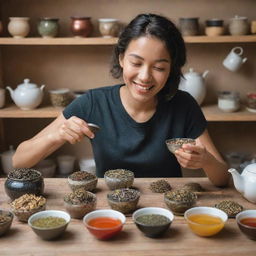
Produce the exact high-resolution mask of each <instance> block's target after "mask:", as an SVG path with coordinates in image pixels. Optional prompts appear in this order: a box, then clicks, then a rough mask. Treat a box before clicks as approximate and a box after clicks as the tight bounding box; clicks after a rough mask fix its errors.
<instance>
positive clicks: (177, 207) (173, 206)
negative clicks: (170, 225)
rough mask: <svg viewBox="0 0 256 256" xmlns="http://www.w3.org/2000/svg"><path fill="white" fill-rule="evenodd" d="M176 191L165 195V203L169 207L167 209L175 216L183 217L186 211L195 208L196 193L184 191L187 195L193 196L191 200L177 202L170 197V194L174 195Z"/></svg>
mask: <svg viewBox="0 0 256 256" xmlns="http://www.w3.org/2000/svg"><path fill="white" fill-rule="evenodd" d="M176 191H181V190H176ZM176 191H175V190H174V191H169V192H166V193H165V194H164V202H165V204H166V205H167V207H168V208H169V209H170V210H171V211H172V212H173V213H174V214H175V215H183V214H184V212H185V211H186V210H188V209H189V208H191V207H193V206H194V205H195V204H196V200H197V196H196V194H195V193H193V192H191V191H188V190H183V191H186V192H185V193H189V194H191V198H192V199H191V200H190V201H177V200H174V199H171V198H169V197H168V194H169V193H171V194H172V193H174V192H176Z"/></svg>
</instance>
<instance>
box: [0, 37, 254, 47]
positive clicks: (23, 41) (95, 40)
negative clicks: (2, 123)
mask: <svg viewBox="0 0 256 256" xmlns="http://www.w3.org/2000/svg"><path fill="white" fill-rule="evenodd" d="M184 40H185V42H186V43H189V44H197V43H254V42H256V35H246V36H228V35H226V36H215V37H209V36H187V37H184ZM116 43H117V38H103V37H88V38H75V37H59V38H58V37H57V38H41V37H28V38H19V39H15V38H11V37H2V38H0V45H114V44H116Z"/></svg>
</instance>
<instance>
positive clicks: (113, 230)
mask: <svg viewBox="0 0 256 256" xmlns="http://www.w3.org/2000/svg"><path fill="white" fill-rule="evenodd" d="M96 218H111V219H112V220H113V219H114V221H115V220H119V222H120V223H116V225H115V226H112V227H109V226H108V227H95V226H92V225H91V224H90V221H91V220H93V219H96ZM125 220H126V218H125V216H124V215H123V214H122V213H121V212H118V211H114V210H110V209H103V210H96V211H93V212H90V213H88V214H86V215H85V216H84V218H83V223H84V225H85V226H86V228H87V229H88V230H89V232H90V233H91V234H92V235H94V236H95V237H96V238H98V239H101V240H107V239H110V238H112V237H113V236H115V235H117V234H118V233H119V232H120V231H121V230H122V228H123V226H124V223H125Z"/></svg>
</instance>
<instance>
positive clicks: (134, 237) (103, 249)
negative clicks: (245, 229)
mask: <svg viewBox="0 0 256 256" xmlns="http://www.w3.org/2000/svg"><path fill="white" fill-rule="evenodd" d="M157 179H158V178H157ZM157 179H156V178H137V179H135V181H134V187H136V188H138V189H139V190H140V192H141V197H140V201H139V204H138V207H139V208H141V207H147V206H156V207H164V208H167V207H166V205H165V203H164V200H163V194H158V193H152V192H151V191H150V189H149V185H150V183H151V182H152V181H156V180H157ZM166 180H168V181H169V183H170V184H171V186H172V187H173V188H179V187H181V186H182V185H184V184H185V183H187V182H198V183H200V184H201V185H202V186H203V187H204V188H205V190H206V191H205V192H202V193H200V195H199V196H198V201H197V206H213V205H214V204H215V203H218V202H220V201H222V200H229V199H230V200H235V201H236V202H238V203H240V204H241V205H243V206H244V208H245V209H256V205H255V204H252V203H250V202H248V201H247V200H245V199H244V198H243V197H242V196H241V195H240V194H239V193H238V192H237V191H236V190H235V189H234V188H232V187H230V188H217V187H214V186H213V185H212V184H211V183H210V182H209V180H208V179H207V178H168V179H166ZM4 181H5V179H0V207H1V208H3V209H9V208H10V207H9V203H10V199H9V198H8V197H7V196H6V194H5V191H4ZM69 192H71V191H70V188H69V186H68V184H67V180H66V179H65V178H49V179H45V192H44V196H45V197H46V198H47V209H55V210H65V209H64V206H63V197H64V195H65V194H67V193H69ZM108 192H109V190H108V189H107V187H106V185H105V182H104V180H103V179H99V182H98V186H97V191H96V195H97V209H104V208H109V206H108V203H107V200H106V195H107V193H108ZM0 255H1V256H4V255H19V256H23V255H36V256H46V255H47V256H52V255H62V256H67V255H72V256H80V255H81V256H82V255H90V256H94V255H99V256H101V255H104V256H108V255H129V256H130V255H135V256H136V255H154V256H156V255H157V256H160V255H175V256H179V255H186V256H189V255H204V256H208V255H211V256H213V255H225V256H227V255H232V256H235V255H247V256H249V255H253V256H255V255H256V242H255V241H252V240H249V239H248V238H247V237H245V236H244V235H243V234H242V233H241V232H240V230H239V228H238V226H237V224H236V221H235V219H228V221H227V223H226V224H225V227H224V229H223V230H222V231H221V232H220V233H219V234H217V235H215V236H213V237H208V238H204V237H199V236H197V235H195V234H194V233H192V231H191V230H190V229H189V228H188V226H187V224H186V221H185V219H184V218H183V217H182V216H175V218H174V221H173V223H172V224H171V227H170V229H169V230H168V231H167V232H166V234H165V235H163V236H162V237H160V238H148V237H146V236H144V235H143V234H142V233H141V232H140V231H139V230H138V229H137V227H136V226H135V224H134V223H133V221H132V219H131V214H130V215H127V220H126V224H125V225H124V228H123V231H122V232H121V233H120V234H119V235H118V236H116V237H114V238H112V239H111V240H108V241H101V240H97V239H96V238H95V237H93V236H92V235H91V234H90V233H89V232H88V231H87V229H86V228H85V227H84V226H83V223H82V220H76V219H72V220H71V222H70V224H69V226H68V228H67V230H66V232H65V233H64V234H63V235H62V236H61V237H60V238H59V239H57V240H54V241H44V240H41V239H40V238H39V237H38V236H37V235H36V234H35V233H34V232H33V231H32V230H31V228H30V227H29V226H28V225H27V224H26V223H21V222H19V221H18V220H17V219H16V218H14V220H13V223H12V227H11V229H10V231H9V232H8V233H7V234H6V235H4V236H2V237H1V238H0Z"/></svg>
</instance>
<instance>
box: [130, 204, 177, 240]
mask: <svg viewBox="0 0 256 256" xmlns="http://www.w3.org/2000/svg"><path fill="white" fill-rule="evenodd" d="M132 219H133V221H134V223H135V224H136V226H137V228H138V229H139V230H140V231H141V232H142V233H144V234H145V235H146V236H148V237H152V238H153V237H159V236H161V235H163V234H164V233H165V232H166V231H167V230H168V229H169V227H170V225H171V223H172V221H173V219H174V215H173V213H172V212H171V211H169V210H167V209H164V208H160V207H145V208H141V209H139V210H137V211H135V212H134V213H133V215H132Z"/></svg>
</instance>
